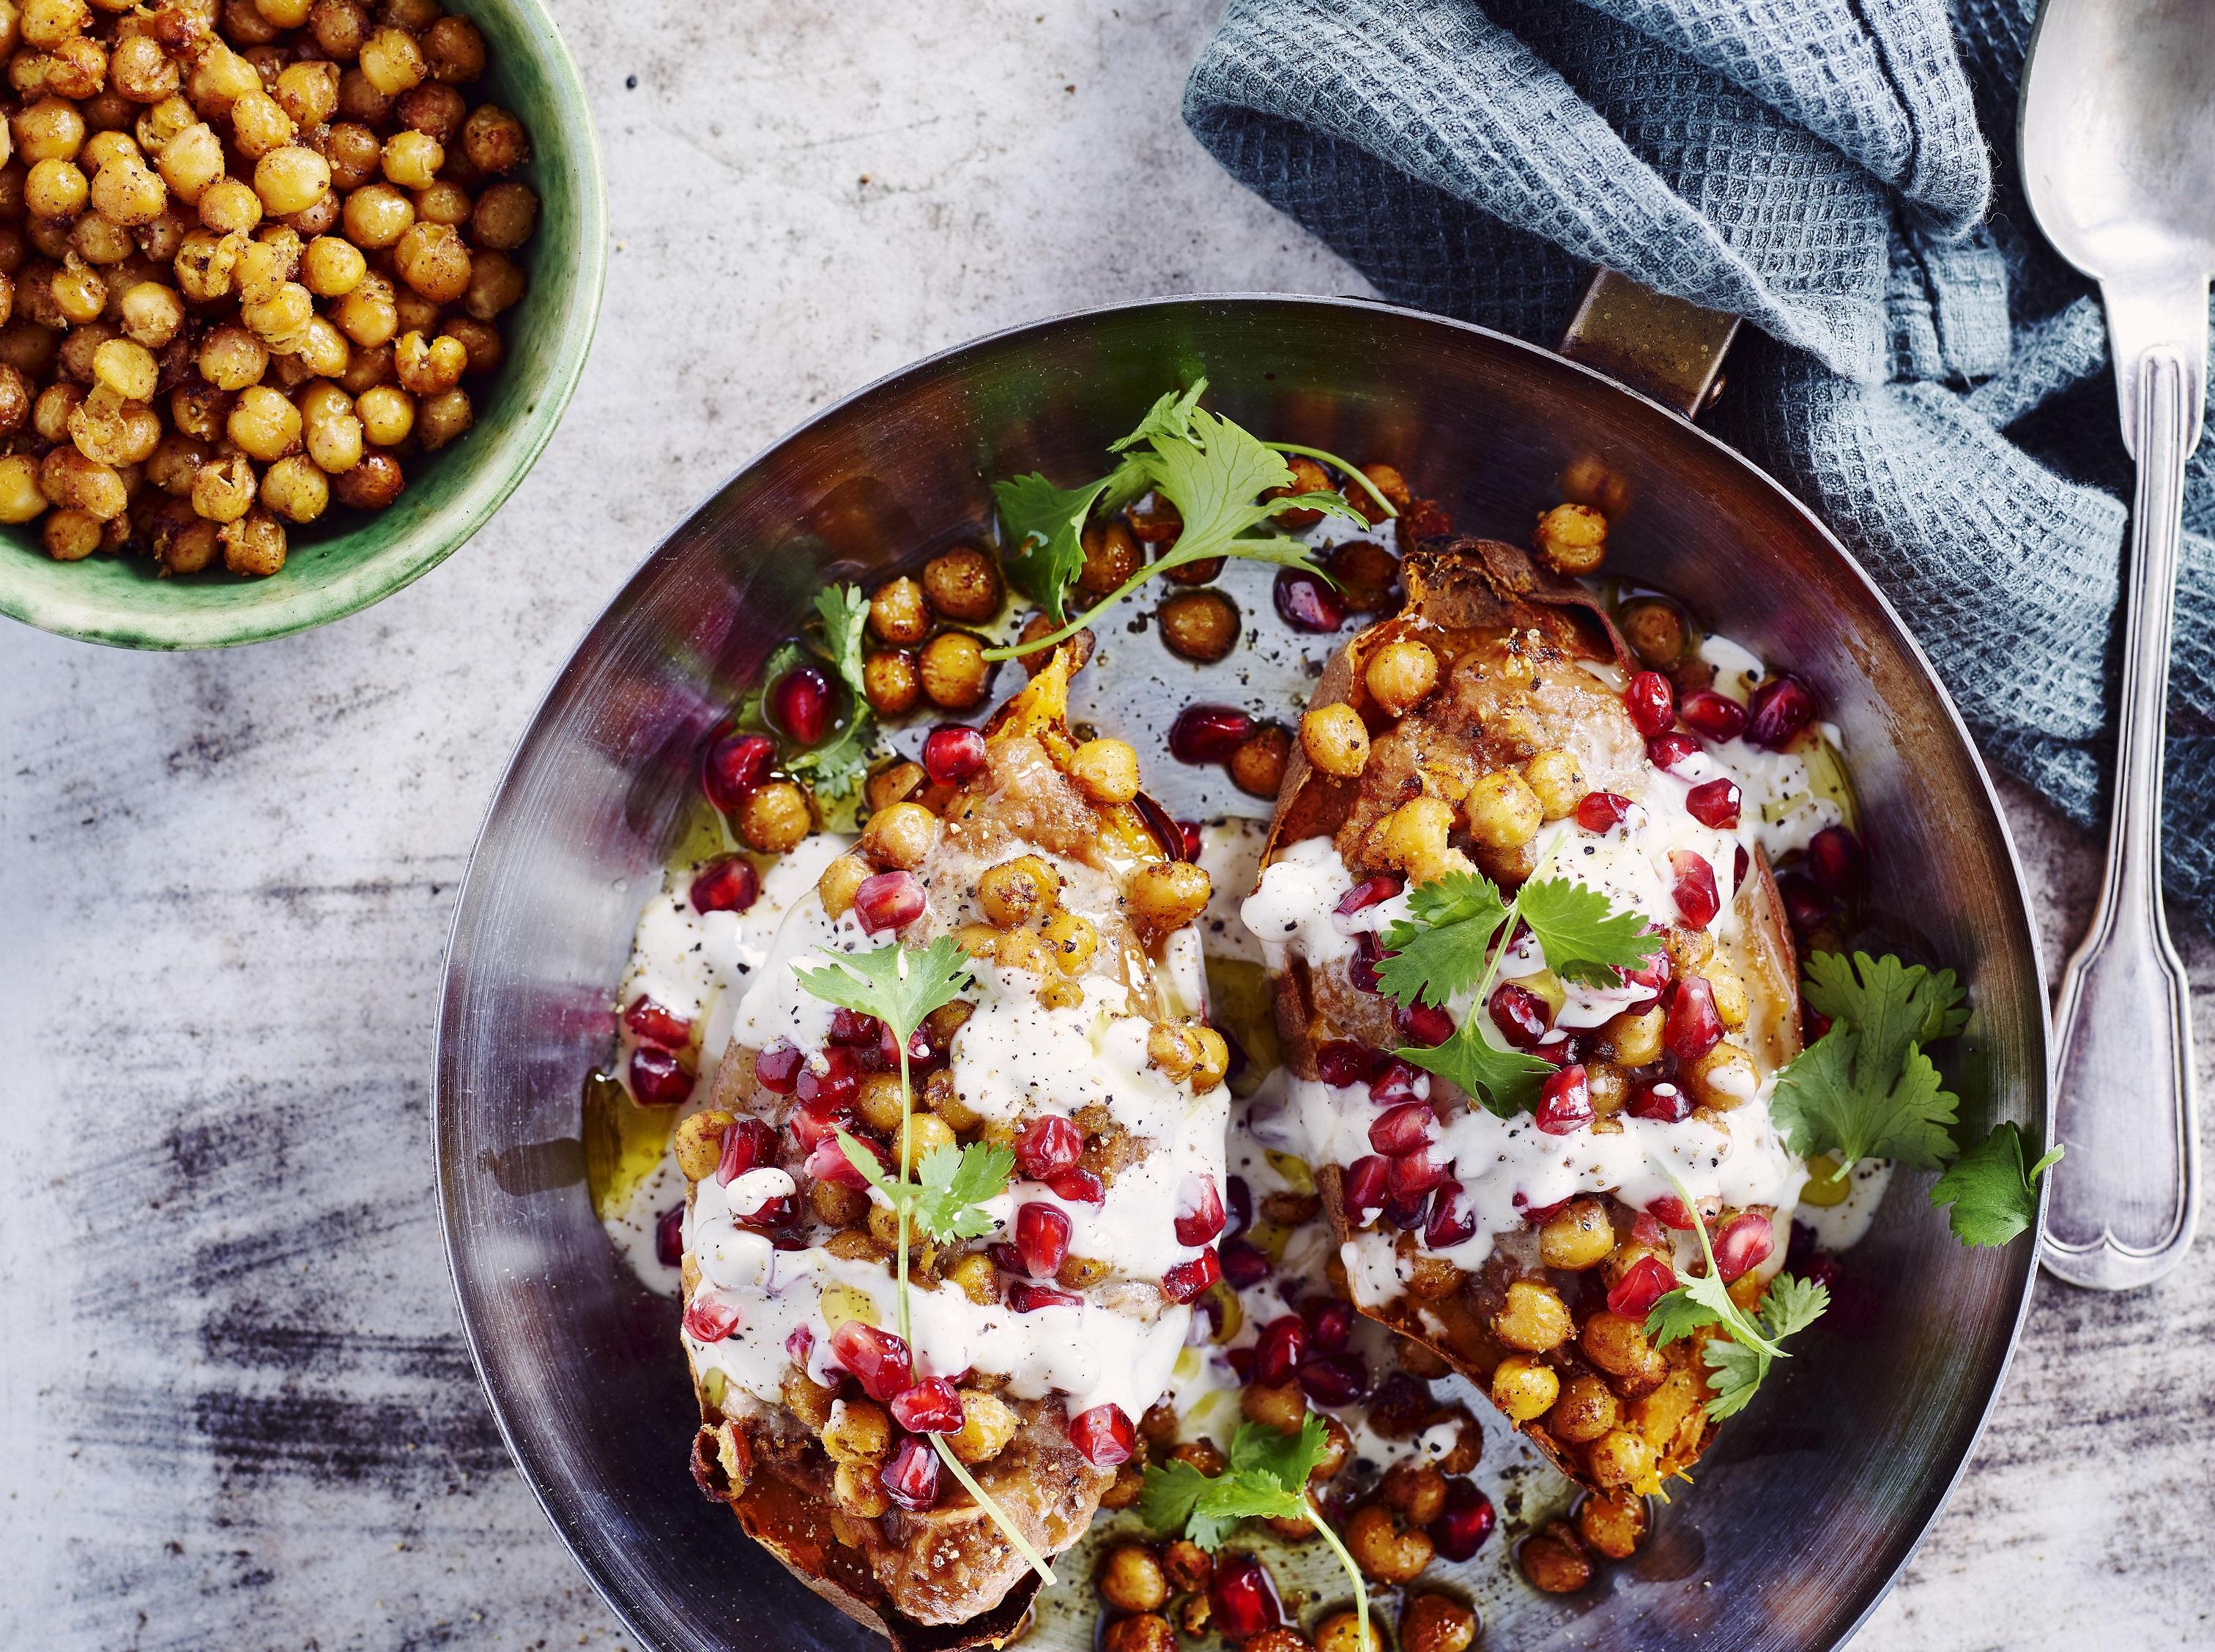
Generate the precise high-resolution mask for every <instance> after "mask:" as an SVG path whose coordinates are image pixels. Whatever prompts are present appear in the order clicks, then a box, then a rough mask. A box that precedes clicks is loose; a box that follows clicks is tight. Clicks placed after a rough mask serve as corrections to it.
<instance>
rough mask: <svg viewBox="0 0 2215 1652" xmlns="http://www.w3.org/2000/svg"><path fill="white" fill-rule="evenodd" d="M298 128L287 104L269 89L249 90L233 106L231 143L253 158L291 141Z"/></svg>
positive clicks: (249, 157)
mask: <svg viewBox="0 0 2215 1652" xmlns="http://www.w3.org/2000/svg"><path fill="white" fill-rule="evenodd" d="M298 130H299V128H298V126H297V125H294V124H293V120H292V117H291V115H289V114H287V113H285V107H284V105H282V104H281V103H279V102H278V101H277V100H276V99H275V98H273V97H272V96H270V95H269V94H268V93H267V92H248V94H247V95H245V96H243V97H242V98H240V99H239V100H238V101H236V103H234V104H232V105H231V106H230V146H231V147H232V148H233V149H235V150H237V151H238V152H239V154H241V155H242V156H245V157H246V158H247V159H248V160H249V161H259V160H261V158H262V157H263V156H266V155H267V154H269V153H270V152H271V151H272V150H277V149H279V148H282V147H283V146H284V145H285V144H289V143H291V141H292V137H293V134H294V133H295V132H298ZM317 158H318V159H321V158H322V157H320V156H318V157H317Z"/></svg>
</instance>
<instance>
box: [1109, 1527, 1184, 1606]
mask: <svg viewBox="0 0 2215 1652" xmlns="http://www.w3.org/2000/svg"><path fill="white" fill-rule="evenodd" d="M1092 1586H1093V1588H1095V1589H1097V1590H1098V1591H1099V1592H1100V1598H1101V1600H1102V1601H1104V1602H1105V1603H1106V1604H1107V1607H1108V1609H1109V1610H1110V1611H1112V1612H1155V1611H1158V1610H1159V1609H1160V1608H1161V1607H1162V1606H1164V1605H1165V1604H1167V1602H1168V1600H1169V1577H1168V1576H1167V1574H1165V1573H1164V1572H1163V1570H1162V1563H1161V1562H1160V1561H1159V1560H1157V1559H1156V1558H1155V1557H1154V1552H1153V1551H1152V1550H1150V1549H1148V1548H1146V1547H1144V1546H1143V1545H1139V1544H1136V1543H1119V1544H1117V1545H1115V1546H1114V1548H1112V1549H1110V1550H1109V1551H1107V1553H1106V1554H1105V1555H1103V1556H1102V1557H1101V1560H1100V1564H1099V1567H1098V1569H1096V1570H1095V1572H1094V1574H1093V1577H1092Z"/></svg>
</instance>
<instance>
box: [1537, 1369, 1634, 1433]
mask: <svg viewBox="0 0 2215 1652" xmlns="http://www.w3.org/2000/svg"><path fill="white" fill-rule="evenodd" d="M1616 1415H1617V1406H1616V1398H1615V1394H1614V1392H1613V1391H1612V1390H1611V1389H1610V1388H1609V1387H1608V1386H1607V1384H1606V1383H1604V1382H1603V1381H1602V1380H1600V1379H1599V1378H1598V1377H1596V1376H1594V1375H1592V1373H1590V1372H1589V1371H1586V1372H1580V1373H1579V1374H1577V1375H1575V1376H1573V1377H1571V1378H1570V1379H1569V1380H1568V1383H1567V1384H1566V1385H1565V1386H1563V1387H1562V1394H1561V1398H1559V1399H1557V1400H1555V1402H1554V1408H1553V1410H1550V1411H1549V1412H1548V1413H1547V1414H1546V1427H1547V1429H1548V1430H1549V1432H1550V1433H1551V1434H1552V1435H1554V1436H1555V1438H1556V1439H1560V1440H1566V1441H1569V1442H1570V1443H1571V1444H1572V1445H1579V1446H1581V1445H1583V1444H1585V1443H1586V1442H1587V1441H1593V1440H1597V1439H1598V1438H1599V1437H1600V1436H1601V1435H1604V1434H1605V1433H1606V1432H1607V1431H1608V1430H1609V1429H1612V1428H1613V1427H1615V1423H1616Z"/></svg>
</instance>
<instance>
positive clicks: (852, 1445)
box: [823, 1399, 893, 1463]
mask: <svg viewBox="0 0 2215 1652" xmlns="http://www.w3.org/2000/svg"><path fill="white" fill-rule="evenodd" d="M892 1443H893V1423H892V1418H891V1417H889V1416H887V1415H886V1414H885V1408H884V1407H883V1406H881V1405H880V1404H877V1403H876V1401H874V1400H873V1399H846V1400H840V1401H839V1402H838V1404H835V1405H833V1406H832V1407H831V1416H830V1419H829V1421H827V1422H826V1423H824V1425H823V1449H824V1450H825V1452H826V1453H829V1454H830V1457H831V1461H833V1462H836V1463H880V1462H882V1461H883V1460H884V1459H885V1453H887V1452H888V1451H890V1450H891V1449H892Z"/></svg>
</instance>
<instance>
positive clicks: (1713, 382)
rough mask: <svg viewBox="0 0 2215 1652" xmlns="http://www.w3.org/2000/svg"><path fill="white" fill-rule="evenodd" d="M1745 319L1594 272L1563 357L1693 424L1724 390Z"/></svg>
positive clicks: (1610, 273) (1607, 273)
mask: <svg viewBox="0 0 2215 1652" xmlns="http://www.w3.org/2000/svg"><path fill="white" fill-rule="evenodd" d="M1738 324H1739V318H1738V317H1737V316H1735V315H1718V314H1716V313H1715V311H1714V310H1711V309H1701V308H1700V307H1699V306H1698V305H1697V304H1695V303H1690V302H1688V301H1687V300H1685V299H1682V298H1672V297H1670V296H1669V295H1668V294H1666V293H1662V292H1655V291H1654V290H1653V289H1651V288H1650V287H1644V286H1641V285H1639V284H1638V283H1637V282H1635V281H1633V280H1632V279H1631V278H1629V276H1627V275H1618V274H1617V273H1616V272H1614V271H1613V270H1598V271H1595V272H1593V275H1592V281H1591V283H1590V285H1587V286H1586V288H1585V294H1584V297H1582V298H1581V299H1580V300H1579V301H1578V303H1577V313H1576V314H1575V315H1572V316H1571V317H1570V318H1569V325H1568V330H1567V331H1566V332H1564V333H1562V342H1561V346H1560V349H1561V352H1562V354H1563V355H1564V356H1567V357H1568V358H1569V359H1570V360H1571V361H1574V362H1580V363H1582V364H1584V365H1585V366H1586V367H1592V368H1597V369H1598V370H1599V371H1601V372H1603V373H1605V374H1606V375H1607V376H1609V377H1610V378H1611V379H1614V380H1615V381H1616V382H1618V383H1621V384H1627V385H1629V387H1630V388H1631V389H1634V390H1636V391H1637V392H1639V393H1640V394H1641V395H1647V396H1651V397H1652V398H1653V399H1654V401H1658V402H1660V404H1661V405H1662V406H1663V407H1671V408H1674V409H1675V410H1676V411H1677V412H1678V413H1683V414H1684V416H1685V417H1686V418H1687V419H1690V418H1694V417H1696V416H1697V415H1698V414H1699V413H1701V412H1702V411H1703V409H1704V408H1705V407H1707V406H1708V404H1709V402H1711V401H1714V400H1715V393H1716V392H1717V391H1719V390H1720V389H1722V365H1723V355H1724V352H1727V350H1729V348H1730V346H1731V340H1733V339H1734V338H1736V337H1737V336H1738Z"/></svg>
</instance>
